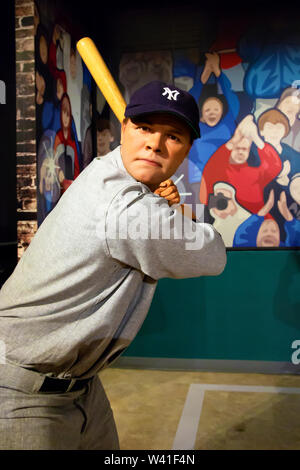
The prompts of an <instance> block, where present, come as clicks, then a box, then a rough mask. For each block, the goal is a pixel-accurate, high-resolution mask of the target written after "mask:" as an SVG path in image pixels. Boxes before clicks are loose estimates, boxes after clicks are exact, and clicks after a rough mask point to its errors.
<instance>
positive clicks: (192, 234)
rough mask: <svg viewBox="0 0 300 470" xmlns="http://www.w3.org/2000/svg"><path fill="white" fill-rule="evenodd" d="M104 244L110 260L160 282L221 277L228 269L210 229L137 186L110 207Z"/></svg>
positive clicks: (221, 247)
mask: <svg viewBox="0 0 300 470" xmlns="http://www.w3.org/2000/svg"><path fill="white" fill-rule="evenodd" d="M105 240H106V248H107V254H108V255H109V256H111V257H112V258H114V259H116V260H118V261H119V262H121V263H124V264H125V265H129V266H131V267H133V268H135V269H137V270H140V271H142V272H143V273H144V274H146V275H148V276H150V277H152V278H153V279H156V280H158V279H161V278H175V279H181V278H190V277H198V276H210V275H218V274H220V273H221V272H222V271H223V269H224V267H225V265H226V248H225V245H224V243H223V240H222V238H221V236H220V235H219V233H218V232H217V231H216V230H215V229H214V228H213V227H212V226H211V225H209V224H206V223H201V222H194V221H192V220H191V219H190V218H188V217H186V216H184V215H183V214H182V213H181V212H180V211H177V210H176V209H172V207H170V206H169V204H168V202H167V200H166V199H164V198H162V197H160V196H157V195H154V194H153V193H150V192H149V193H144V192H143V191H140V190H139V189H138V188H137V187H136V186H134V185H133V186H130V187H126V188H124V189H122V190H121V191H120V192H119V193H118V194H117V196H116V197H114V199H113V201H112V202H111V204H110V205H109V208H108V210H107V212H106V221H105Z"/></svg>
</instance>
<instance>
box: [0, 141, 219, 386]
mask: <svg viewBox="0 0 300 470" xmlns="http://www.w3.org/2000/svg"><path fill="white" fill-rule="evenodd" d="M193 240H194V242H193ZM225 264H226V250H225V246H224V243H223V241H222V239H221V237H220V235H219V234H218V232H216V230H215V229H214V228H213V227H212V226H211V225H209V224H205V223H198V222H197V223H195V222H192V221H191V220H190V219H187V217H184V216H183V215H182V214H181V213H180V212H179V211H177V210H174V208H172V207H170V206H169V204H168V202H167V201H166V199H164V198H162V197H160V196H157V195H155V194H153V193H152V192H151V191H150V189H149V188H148V187H147V186H146V185H144V184H142V183H140V182H137V181H136V180H135V179H134V178H133V177H132V176H131V175H129V174H128V173H127V171H126V170H125V167H124V165H123V161H122V157H121V148H120V147H118V148H117V149H115V150H114V151H113V152H110V153H109V154H108V155H106V156H105V157H102V158H95V159H94V160H93V161H92V162H91V163H90V165H88V166H87V167H86V168H85V169H84V170H83V171H82V173H81V174H80V175H79V176H78V177H77V178H76V180H75V181H74V182H73V183H72V185H71V186H70V187H69V188H68V190H67V191H66V192H65V193H64V194H63V195H62V197H61V198H60V200H59V201H58V203H57V205H56V206H55V208H54V209H53V210H52V211H51V212H50V213H49V215H48V216H47V217H46V219H45V220H44V221H43V223H42V224H41V226H40V227H39V229H38V230H37V232H36V234H35V236H34V238H33V240H32V242H31V244H30V245H29V247H28V248H27V250H26V251H25V253H24V254H23V256H22V258H21V259H20V261H19V263H18V264H17V266H16V268H15V270H14V272H13V273H12V275H11V276H10V278H9V279H7V281H6V282H5V284H4V285H3V287H2V289H1V291H0V340H2V341H3V343H2V344H5V347H6V358H5V359H6V361H7V362H10V363H14V364H19V365H21V366H22V367H25V368H30V369H34V370H37V371H39V372H41V373H44V374H48V375H53V376H57V377H60V378H70V377H72V378H73V377H77V378H78V377H80V378H86V377H90V376H92V375H94V374H95V373H97V372H99V371H100V370H101V369H102V368H104V367H105V366H107V365H108V364H110V363H111V362H112V361H113V360H114V359H115V358H116V357H118V356H119V355H120V354H121V353H122V352H123V351H124V349H125V348H126V347H127V346H128V345H129V344H130V342H131V341H132V340H133V338H134V337H135V335H136V334H137V332H138V331H139V329H140V327H141V325H142V323H143V321H144V319H145V316H146V314H147V312H148V310H149V307H150V304H151V301H152V298H153V294H154V291H155V288H156V285H157V281H158V280H159V279H161V278H165V277H168V278H175V279H179V278H189V277H198V276H203V275H204V276H205V275H217V274H220V273H221V272H222V271H223V269H224V266H225Z"/></svg>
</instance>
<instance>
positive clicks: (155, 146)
mask: <svg viewBox="0 0 300 470" xmlns="http://www.w3.org/2000/svg"><path fill="white" fill-rule="evenodd" d="M146 147H147V149H149V150H153V152H161V151H162V147H163V135H162V133H161V132H152V133H150V134H149V135H148V137H147V142H146Z"/></svg>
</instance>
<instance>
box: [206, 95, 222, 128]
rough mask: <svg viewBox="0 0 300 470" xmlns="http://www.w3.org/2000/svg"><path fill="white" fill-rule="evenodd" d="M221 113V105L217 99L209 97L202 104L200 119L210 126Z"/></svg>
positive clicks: (215, 122) (219, 117) (218, 118)
mask: <svg viewBox="0 0 300 470" xmlns="http://www.w3.org/2000/svg"><path fill="white" fill-rule="evenodd" d="M222 113H223V106H222V104H221V103H220V101H219V100H216V99H214V98H209V99H208V100H206V101H205V103H204V104H203V106H202V117H201V120H202V121H203V122H205V124H207V125H208V126H210V127H213V126H216V125H217V124H218V122H219V121H220V119H221V117H222Z"/></svg>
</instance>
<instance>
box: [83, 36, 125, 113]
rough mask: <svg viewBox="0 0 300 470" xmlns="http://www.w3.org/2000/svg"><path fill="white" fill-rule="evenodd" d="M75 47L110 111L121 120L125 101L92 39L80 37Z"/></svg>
mask: <svg viewBox="0 0 300 470" xmlns="http://www.w3.org/2000/svg"><path fill="white" fill-rule="evenodd" d="M76 47H77V49H78V52H79V54H80V56H81V58H82V60H83V61H84V63H85V64H86V66H87V68H88V69H89V71H90V73H91V75H92V77H93V78H94V80H95V82H96V83H97V85H98V87H99V88H100V90H101V92H102V93H103V96H104V97H105V99H106V100H107V102H108V104H109V106H110V107H111V109H112V111H113V112H114V114H115V115H116V116H117V118H118V120H119V121H120V122H122V121H123V119H124V112H125V108H126V102H125V100H124V98H123V96H122V93H121V92H120V90H119V88H118V86H117V84H116V82H115V80H114V78H113V76H112V75H111V73H110V71H109V69H108V67H107V65H106V64H105V62H104V60H103V58H102V56H101V54H100V53H99V51H98V49H97V47H96V45H95V43H94V41H93V40H92V39H91V38H88V37H86V38H82V39H80V40H79V41H78V42H77V45H76Z"/></svg>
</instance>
